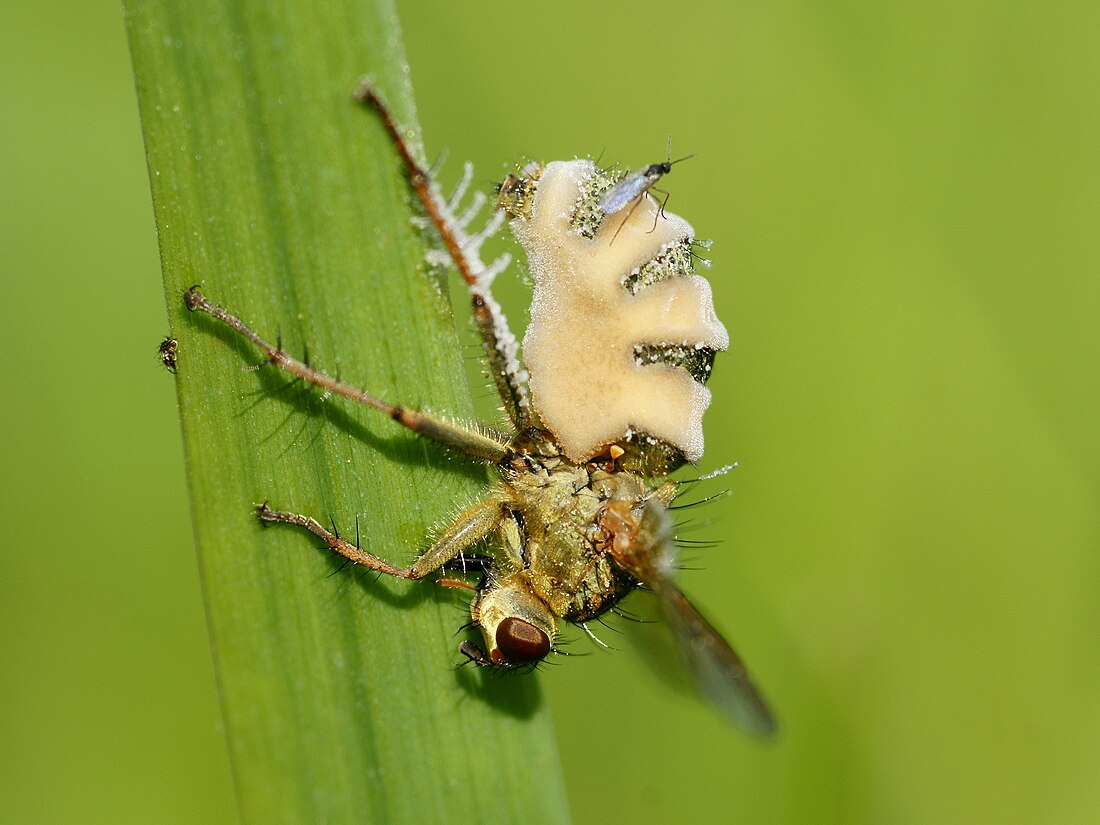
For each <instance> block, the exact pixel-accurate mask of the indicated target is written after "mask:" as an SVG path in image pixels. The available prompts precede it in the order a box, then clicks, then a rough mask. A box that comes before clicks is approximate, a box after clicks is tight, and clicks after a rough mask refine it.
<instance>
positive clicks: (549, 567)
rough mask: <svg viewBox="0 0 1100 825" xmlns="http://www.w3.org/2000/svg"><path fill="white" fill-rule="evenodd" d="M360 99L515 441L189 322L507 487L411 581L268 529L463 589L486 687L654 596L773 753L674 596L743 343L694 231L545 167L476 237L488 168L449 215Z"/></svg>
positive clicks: (714, 695) (735, 666)
mask: <svg viewBox="0 0 1100 825" xmlns="http://www.w3.org/2000/svg"><path fill="white" fill-rule="evenodd" d="M358 98H359V100H361V101H362V102H363V103H365V104H367V105H368V106H370V107H371V108H373V109H374V111H376V112H377V113H378V115H379V116H380V117H381V119H382V121H383V123H384V124H385V127H386V129H387V130H388V132H389V134H390V137H391V138H392V140H393V143H394V146H395V147H396V149H397V151H398V153H399V154H400V155H401V158H402V160H403V161H404V164H405V168H406V171H407V173H408V177H409V181H410V184H411V185H412V187H413V189H414V190H415V192H416V194H417V196H418V198H419V199H420V202H421V204H422V205H423V207H424V210H425V211H426V213H427V215H428V218H429V219H430V221H431V224H432V225H433V226H434V228H435V230H436V231H437V232H438V234H439V238H440V240H441V242H442V245H443V246H444V248H445V249H446V251H447V253H448V254H449V256H450V258H451V259H452V260H453V261H454V264H455V266H456V267H457V269H458V271H459V274H460V275H461V276H462V278H463V279H464V280H465V282H466V284H467V287H468V288H469V291H470V296H471V299H472V302H473V314H474V319H475V322H476V324H477V328H478V330H479V332H480V334H481V337H482V340H483V342H484V344H485V352H486V355H487V358H488V361H489V365H490V368H491V373H492V375H493V378H494V379H495V382H496V386H497V390H498V391H499V394H500V398H501V401H502V404H503V408H504V412H505V414H506V415H507V418H508V423H509V425H510V426H509V430H508V432H506V433H498V432H494V431H492V430H489V429H487V428H484V427H465V426H461V425H458V424H453V423H450V422H448V421H444V420H442V419H438V418H435V417H432V416H429V415H427V414H424V413H421V412H417V411H416V410H413V409H410V408H408V407H404V406H401V405H398V404H391V403H389V402H387V401H383V400H381V399H379V398H376V397H374V396H373V395H371V394H369V393H367V392H364V391H362V390H360V389H357V388H355V387H352V386H350V385H348V384H345V383H343V382H341V381H339V380H337V379H335V378H332V377H330V376H328V375H326V374H324V373H321V372H319V371H317V370H315V369H313V368H312V367H310V366H309V365H307V364H305V363H304V362H302V361H299V360H297V359H295V358H293V357H292V356H290V355H288V354H287V353H286V352H284V351H282V350H281V349H280V348H278V347H275V346H272V345H271V344H269V343H267V342H266V341H265V340H263V339H262V338H261V337H260V336H259V335H257V334H256V333H255V332H253V331H252V330H251V329H250V328H249V327H248V326H246V325H245V324H244V322H242V321H241V320H240V319H239V318H237V317H236V316H234V315H231V314H230V313H228V312H226V311H225V310H223V309H221V308H220V307H218V306H215V305H214V304H212V303H211V302H210V301H209V300H207V299H206V298H205V297H204V296H203V295H202V294H201V293H200V292H199V291H198V290H196V289H191V290H189V291H188V292H187V293H186V295H185V296H184V297H185V300H186V303H187V306H188V308H190V309H192V310H199V311H201V312H205V313H207V314H209V315H211V316H213V317H214V318H216V319H218V320H219V321H221V322H222V323H224V324H226V325H228V326H229V327H231V328H232V329H234V330H236V331H237V332H238V333H240V334H241V335H243V336H244V337H246V338H248V339H249V340H250V341H252V343H253V344H255V345H256V346H257V347H258V348H259V349H260V350H262V351H263V353H264V354H265V355H266V357H267V359H268V360H269V361H270V362H271V363H273V364H275V365H276V366H278V367H279V368H281V369H283V370H286V371H287V372H290V373H292V374H293V375H296V376H298V377H300V378H303V379H305V380H306V381H309V382H310V383H312V384H314V385H316V386H318V387H320V388H321V389H323V390H324V391H325V392H327V393H334V394H337V395H342V396H345V397H346V398H350V399H351V400H353V401H356V402H358V403H360V404H364V405H366V406H368V407H372V408H374V409H376V410H379V411H381V412H383V413H385V414H386V415H388V416H390V417H391V418H393V419H394V420H395V421H396V422H398V423H399V424H401V425H403V426H405V427H407V428H408V429H410V430H412V431H413V432H415V433H418V434H419V435H422V436H424V437H426V438H430V439H432V440H434V441H437V442H439V443H440V444H442V445H443V446H444V447H446V448H448V449H450V450H453V451H455V452H459V453H463V454H465V455H466V456H468V457H470V458H471V459H473V460H476V461H481V462H484V463H486V464H490V465H493V466H495V467H496V468H497V470H498V471H499V474H500V480H499V481H498V482H497V483H496V484H495V485H494V486H493V488H492V489H491V490H490V492H489V493H488V495H486V497H485V498H484V499H483V500H482V501H480V502H479V503H477V504H475V505H474V506H472V507H470V508H469V509H468V510H466V511H465V512H463V513H461V514H460V515H459V516H458V517H457V518H456V519H455V520H454V521H453V522H452V523H451V524H450V525H449V526H448V527H446V528H444V529H443V530H442V531H441V532H440V534H439V535H438V536H437V537H436V540H435V543H434V544H432V545H431V546H430V547H429V548H428V549H427V550H425V551H423V552H422V553H421V554H420V556H419V557H418V558H417V559H416V560H415V561H414V562H413V563H412V565H410V566H409V567H398V566H396V565H394V564H391V563H390V562H388V561H385V560H384V559H382V558H381V557H379V556H377V555H375V554H374V553H371V552H369V551H367V550H365V549H363V548H362V547H360V546H359V545H358V543H356V544H351V543H349V542H347V541H344V540H343V539H341V538H340V537H339V536H338V535H336V534H335V533H334V532H330V531H329V530H327V529H325V528H324V527H322V526H321V524H320V523H318V522H317V521H316V520H315V519H313V518H311V517H310V516H306V515H299V514H297V513H294V512H287V511H283V510H274V509H270V508H269V507H267V505H263V506H261V507H260V508H259V511H258V516H259V518H260V520H261V521H263V522H264V523H276V522H278V523H283V524H293V525H297V526H299V527H302V528H304V529H306V530H308V531H309V532H310V533H312V534H313V535H314V536H317V537H318V538H319V539H321V540H322V541H323V542H325V544H327V545H328V546H329V547H331V548H332V549H333V550H335V551H336V552H337V553H339V554H341V555H343V556H345V557H346V558H348V559H350V560H351V561H353V562H355V563H357V564H361V565H363V566H365V567H368V568H370V569H371V570H375V571H378V572H380V573H387V574H389V575H391V576H397V577H399V578H403V579H420V578H424V577H426V576H429V575H431V574H439V575H440V576H441V577H443V578H442V582H441V583H443V584H449V585H455V584H459V585H462V586H466V587H468V588H469V589H470V590H472V591H474V598H473V603H472V605H471V615H472V617H473V623H474V625H475V626H476V627H478V628H479V629H480V631H481V635H482V639H483V645H477V644H474V643H473V642H470V641H466V642H463V643H462V645H461V647H460V650H461V652H462V653H463V654H464V655H465V656H466V657H467V658H468V659H469V660H470V661H472V662H474V663H475V664H478V665H483V666H486V667H493V668H515V667H523V666H529V665H531V664H534V663H538V662H539V661H541V660H542V659H544V658H545V657H546V656H548V655H549V654H550V653H553V652H556V649H555V645H554V643H555V640H556V639H557V638H558V621H559V620H561V619H564V620H565V621H567V622H573V623H575V624H580V625H582V626H583V625H584V624H585V623H586V622H588V621H589V620H591V619H595V618H597V617H598V616H600V615H601V614H603V613H604V612H606V611H608V610H610V609H611V608H613V607H614V606H615V605H616V604H617V603H618V602H619V601H620V600H621V599H622V598H623V597H624V596H626V595H627V594H628V593H630V592H631V591H633V590H635V589H636V588H638V587H639V586H644V587H646V588H648V589H650V590H652V591H653V592H655V593H656V594H657V597H658V598H659V600H660V603H661V606H662V608H663V610H664V614H665V616H666V617H667V618H668V620H669V623H670V625H671V626H672V628H673V631H674V632H675V635H676V637H677V640H678V642H679V646H680V648H681V649H682V651H683V653H684V656H685V658H686V660H687V662H688V664H689V666H690V667H691V669H692V671H693V672H694V675H695V677H696V681H697V683H698V685H699V688H700V690H701V691H702V692H703V693H704V694H705V695H706V696H707V697H708V698H709V699H710V700H711V701H713V702H714V703H715V704H716V705H718V706H719V707H720V708H721V709H722V710H723V711H725V712H726V713H727V714H728V716H729V717H730V718H731V719H732V720H733V721H735V722H737V723H738V724H739V725H741V726H742V727H743V728H745V729H746V730H748V731H751V732H752V733H755V734H760V735H766V734H770V733H771V732H772V731H773V730H774V729H775V721H774V719H773V717H772V714H771V712H770V711H769V710H768V707H767V705H766V704H765V702H764V700H763V699H762V697H761V696H760V693H759V692H758V691H757V689H756V687H755V686H754V685H753V683H752V681H751V679H750V678H749V675H748V672H747V671H746V669H745V666H744V665H743V664H742V663H741V660H740V659H739V658H738V656H737V654H736V653H735V652H734V651H733V649H732V648H731V647H730V646H729V644H728V643H727V642H726V641H725V640H724V639H723V638H722V636H721V635H720V634H719V633H718V632H717V631H716V630H715V629H714V628H713V627H712V626H711V625H710V623H709V622H707V620H706V619H704V618H703V616H701V615H700V614H699V612H698V611H697V610H696V609H695V608H694V607H693V606H692V605H691V603H690V602H689V601H688V600H687V599H686V598H685V597H684V595H683V594H682V593H681V592H680V591H679V589H677V587H676V585H675V584H674V583H673V580H672V573H673V570H674V568H675V564H676V562H675V555H674V543H673V524H672V521H671V519H670V517H669V513H668V510H669V505H670V503H671V502H672V500H673V499H674V498H675V497H676V495H677V482H675V481H672V480H669V479H665V478H664V476H667V475H668V473H670V472H671V471H672V470H673V469H675V468H676V467H679V466H681V465H682V464H684V463H685V462H695V461H697V460H698V459H699V458H700V457H701V455H702V452H703V435H702V416H703V412H704V411H705V410H706V408H707V405H708V404H709V402H710V391H709V390H707V388H706V387H705V386H704V383H705V381H706V379H707V377H708V376H709V374H710V369H711V365H712V363H713V360H714V354H715V353H716V352H717V351H719V350H723V349H725V348H726V346H727V345H728V342H729V338H728V336H727V334H726V330H725V328H724V327H723V326H722V324H721V323H720V322H719V321H718V319H717V318H716V317H715V314H714V307H713V302H712V300H711V292H710V285H709V284H708V283H707V281H706V280H705V279H703V278H701V277H699V276H698V275H696V274H694V272H693V266H694V256H693V254H692V244H693V243H694V233H693V231H692V229H691V226H690V225H689V224H688V223H687V222H686V221H684V220H683V219H682V218H680V217H678V216H676V215H666V216H665V217H666V220H663V221H661V223H660V226H659V227H657V228H655V229H650V228H649V226H650V224H652V223H653V222H654V220H655V217H656V208H655V206H654V204H653V203H652V202H650V201H648V200H647V201H646V203H645V206H644V207H638V208H636V209H634V210H632V212H631V214H629V215H628V216H627V217H626V219H625V220H624V221H623V222H622V225H621V226H619V228H618V229H613V227H611V226H608V225H607V223H606V222H605V221H604V220H603V219H604V218H606V217H607V215H608V214H610V213H609V210H608V209H607V208H605V207H604V205H603V204H604V200H603V197H604V195H605V193H607V192H608V191H609V190H617V189H620V188H621V187H622V185H623V184H622V182H620V181H618V180H617V179H616V176H615V175H614V174H613V173H611V172H609V171H606V170H602V169H598V168H597V167H596V166H595V165H594V164H593V163H591V162H590V161H584V160H576V161H568V162H556V163H550V164H548V165H546V166H545V167H542V166H538V165H537V164H529V165H528V166H527V167H526V168H525V170H524V174H523V176H522V177H517V176H509V178H508V179H507V180H505V181H504V182H503V183H502V184H501V186H500V187H499V189H498V197H497V209H498V211H497V212H496V213H495V215H494V216H493V218H492V219H491V220H490V221H489V223H488V225H487V226H486V227H485V228H483V229H482V230H481V231H478V232H476V233H472V234H471V233H468V232H467V226H468V224H469V223H470V221H471V220H472V218H473V212H474V211H475V210H473V209H470V208H467V209H465V210H460V209H459V202H460V201H461V199H462V195H463V194H464V192H465V189H466V185H467V184H468V183H469V180H470V177H471V175H472V170H471V168H470V167H469V166H467V169H466V174H465V176H464V178H463V183H462V184H460V185H459V191H458V192H456V193H455V195H454V196H452V197H451V198H449V199H448V198H445V197H444V196H443V195H442V193H441V192H440V190H439V188H438V187H437V186H436V185H435V184H434V183H433V182H432V181H431V179H430V178H429V176H428V173H427V171H426V170H425V168H424V167H423V166H422V165H421V164H420V163H419V162H418V161H417V160H416V159H415V157H414V151H413V148H412V147H411V146H410V145H409V144H408V143H407V142H406V140H405V138H404V134H405V132H404V131H403V130H402V129H401V128H399V127H398V125H397V124H396V123H395V122H394V120H393V118H392V117H391V115H390V113H389V111H388V110H387V108H386V107H385V105H384V104H383V103H382V101H381V100H380V99H379V97H378V96H377V94H376V93H375V91H374V90H373V89H372V88H371V87H370V86H368V85H364V86H363V87H362V88H361V89H360V91H359V93H358ZM658 166H660V167H661V168H662V169H664V171H662V172H661V174H664V173H665V172H667V168H665V165H664V164H659V165H658ZM651 168H653V167H651ZM654 174H655V175H656V173H654ZM656 177H659V175H656ZM656 177H654V179H656ZM645 188H646V187H642V188H639V189H637V190H636V191H635V194H634V197H638V195H639V194H640V193H642V192H644V190H645ZM622 191H625V190H622ZM642 200H645V199H642ZM505 218H507V219H508V220H510V226H511V229H512V232H513V233H514V234H515V236H516V238H517V239H518V240H519V242H520V244H521V245H522V246H523V247H524V250H525V252H526V253H527V257H528V261H529V265H530V270H531V275H532V278H533V281H534V297H533V301H532V309H531V323H530V325H529V327H528V330H527V334H526V337H525V339H524V360H525V362H526V363H525V365H524V364H521V363H520V362H519V360H518V358H517V351H518V344H517V341H516V339H515V337H514V336H513V335H512V333H511V332H510V331H509V328H508V323H507V321H506V320H505V318H504V315H503V314H502V313H501V310H500V307H499V306H498V304H497V303H496V302H495V301H494V300H493V297H492V295H491V290H490V287H491V284H492V281H493V278H494V277H495V276H496V275H497V274H498V273H499V272H500V271H501V270H503V269H504V268H505V267H506V266H507V264H508V260H507V259H506V258H501V259H498V260H496V261H494V262H492V263H491V264H488V265H486V264H485V263H484V262H483V261H482V256H481V249H480V248H481V245H482V242H483V241H484V240H485V239H486V238H488V237H489V236H491V235H492V234H493V233H495V232H496V230H497V229H498V228H499V226H500V224H501V223H502V222H503V221H504V220H505ZM614 223H616V224H617V223H619V221H615V222H614ZM612 231H614V232H615V234H618V233H620V232H621V233H622V236H623V238H624V240H623V242H622V243H619V244H616V245H615V246H614V247H611V246H610V245H609V244H608V243H607V242H606V238H607V237H608V235H610V234H611V233H612ZM624 262H626V263H624ZM483 541H485V542H486V543H487V544H488V546H489V547H490V548H491V549H490V550H489V551H488V555H485V554H484V553H481V554H480V555H477V556H475V557H474V558H476V559H477V562H478V563H477V564H476V565H475V566H474V567H475V568H476V569H475V570H472V571H471V572H478V573H479V574H480V578H479V581H478V583H477V584H476V585H470V584H465V583H464V582H462V581H461V580H456V579H454V578H452V577H453V576H454V575H455V574H456V572H455V571H456V569H457V570H458V572H459V574H462V573H465V572H466V571H465V570H464V569H462V568H461V566H460V564H459V562H460V559H463V558H465V559H467V560H468V559H470V558H471V556H470V555H469V554H467V553H466V551H467V550H469V549H470V548H472V547H473V546H474V545H476V544H478V543H479V542H483Z"/></svg>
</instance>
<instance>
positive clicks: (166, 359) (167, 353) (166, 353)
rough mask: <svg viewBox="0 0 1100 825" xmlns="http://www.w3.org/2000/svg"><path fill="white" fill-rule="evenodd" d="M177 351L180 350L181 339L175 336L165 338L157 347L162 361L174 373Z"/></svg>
mask: <svg viewBox="0 0 1100 825" xmlns="http://www.w3.org/2000/svg"><path fill="white" fill-rule="evenodd" d="M177 352H179V341H177V340H176V339H175V338H171V337H168V338H165V339H164V340H163V341H161V342H160V346H159V347H157V353H158V354H159V355H160V362H161V363H162V364H164V367H165V369H167V370H168V372H173V373H174V372H175V371H176V353H177Z"/></svg>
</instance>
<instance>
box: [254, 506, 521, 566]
mask: <svg viewBox="0 0 1100 825" xmlns="http://www.w3.org/2000/svg"><path fill="white" fill-rule="evenodd" d="M256 515H257V516H258V517H259V519H260V521H262V522H264V523H265V524H294V525H297V526H298V527H304V528H305V529H306V530H309V532H311V533H312V534H313V535H315V536H317V538H319V539H321V541H323V542H324V543H325V544H327V545H328V546H329V547H330V548H332V549H333V550H335V551H336V552H337V553H339V554H340V555H341V556H343V557H344V558H346V559H349V560H350V561H352V562H354V563H355V564H361V565H363V566H364V567H368V568H370V569H371V570H376V571H378V572H379V573H386V574H387V575H390V576H397V577H398V578H400V579H420V578H423V577H424V576H426V575H428V574H429V573H432V572H434V571H435V570H438V569H439V568H441V567H443V565H445V564H446V563H447V562H449V561H450V560H451V559H453V558H454V557H455V556H457V555H458V554H459V553H461V552H462V551H463V550H465V549H466V548H467V547H472V546H473V545H474V544H476V543H477V542H479V541H481V539H483V538H485V537H486V536H487V535H489V534H490V533H491V532H493V530H495V529H497V526H498V525H499V524H500V520H501V519H502V518H504V504H503V503H502V502H501V501H500V500H498V499H488V500H486V501H480V502H478V503H477V504H475V505H474V506H473V507H470V508H468V509H467V510H465V511H463V512H462V513H460V514H459V516H458V517H457V518H456V519H455V520H454V521H453V522H451V524H450V525H449V526H448V527H447V528H446V529H445V530H444V531H443V532H442V533H441V534H440V536H439V538H438V539H437V540H436V542H435V543H434V544H433V545H432V546H431V547H429V548H428V549H427V550H425V551H424V552H423V553H421V554H420V556H418V557H417V559H416V561H414V562H413V563H412V565H410V566H409V567H397V566H396V565H393V564H390V563H389V562H388V561H386V560H385V559H383V558H380V557H378V556H376V555H374V554H373V553H368V552H367V551H366V550H364V549H362V548H361V547H359V546H358V545H357V544H352V543H351V542H348V541H345V540H344V539H342V538H340V537H339V536H338V535H336V534H335V533H333V532H331V531H329V530H326V529H325V528H324V527H322V526H321V525H320V523H318V521H317V519H315V518H311V517H310V516H303V515H300V514H298V513H288V512H285V511H281V510H272V509H271V508H270V507H268V506H267V505H266V504H261V505H259V506H258V507H257V508H256Z"/></svg>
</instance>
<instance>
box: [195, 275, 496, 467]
mask: <svg viewBox="0 0 1100 825" xmlns="http://www.w3.org/2000/svg"><path fill="white" fill-rule="evenodd" d="M183 300H184V302H185V303H186V304H187V308H188V309H190V310H191V311H193V312H205V313H206V314H207V315H210V316H211V317H213V318H216V319H217V320H219V321H221V322H222V323H223V324H225V325H226V326H227V327H229V328H230V329H233V330H236V331H237V332H238V333H240V334H241V335H243V336H244V337H245V338H247V339H248V340H249V341H251V342H252V343H253V344H255V345H256V346H257V347H259V348H260V350H261V351H262V352H263V353H264V355H265V356H267V360H268V361H269V362H271V363H272V364H274V365H275V366H277V367H278V368H279V369H282V370H286V371H287V372H289V373H290V374H291V375H296V376H298V377H299V378H301V379H303V380H305V381H308V382H309V383H310V384H313V385H314V386H317V387H320V388H321V389H323V390H326V391H327V392H331V393H334V394H336V395H342V396H344V397H345V398H350V399H351V400H352V401H355V402H357V403H359V404H363V405H364V406H367V407H371V408H372V409H375V410H379V411H380V412H383V413H385V414H386V415H388V416H389V417H390V418H392V419H393V420H394V421H396V422H397V423H398V424H400V425H402V426H403V427H408V428H409V429H410V430H412V431H413V432H415V433H417V434H418V435H422V436H424V437H425V438H430V439H432V440H433V441H438V442H439V443H440V444H442V445H443V446H445V447H449V448H451V449H452V450H456V451H458V452H460V453H465V454H466V455H468V456H472V457H473V458H477V459H481V460H482V461H487V462H491V463H497V462H499V461H500V460H501V459H503V458H504V453H505V442H504V440H503V439H499V438H494V437H493V436H491V435H488V434H486V433H484V432H481V431H478V430H472V429H467V428H466V427H460V426H458V425H457V424H452V423H450V422H449V421H444V420H442V419H439V418H435V417H433V416H430V415H426V414H425V413H422V412H418V411H417V410H412V409H409V408H408V407H402V406H400V405H399V404H390V403H388V402H386V401H383V400H381V399H380V398H375V397H374V396H373V395H371V394H370V393H367V392H364V391H363V390H361V389H358V388H356V387H353V386H351V385H350V384H345V383H344V382H343V381H339V380H337V379H335V378H333V377H332V376H330V375H326V374H325V373H323V372H320V371H319V370H315V369H314V368H313V367H311V366H310V365H309V364H306V363H305V362H304V361H299V360H298V359H297V358H295V357H293V356H292V355H290V354H288V353H286V352H284V351H283V350H281V349H279V348H278V347H275V346H272V345H271V344H269V343H268V342H267V341H265V340H264V339H263V338H261V337H260V336H259V335H258V334H257V333H255V332H253V331H252V329H251V328H250V327H249V326H248V325H246V324H245V323H244V321H242V320H241V319H240V318H238V317H237V316H236V315H233V314H232V313H230V312H227V311H226V310H224V309H222V308H221V307H219V306H216V305H215V304H212V303H211V302H210V301H209V300H207V298H206V296H204V295H203V294H202V293H201V292H199V291H198V290H197V289H195V288H194V287H192V288H191V289H189V290H187V292H185V293H184V295H183Z"/></svg>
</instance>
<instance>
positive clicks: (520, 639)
mask: <svg viewBox="0 0 1100 825" xmlns="http://www.w3.org/2000/svg"><path fill="white" fill-rule="evenodd" d="M496 636H497V650H496V651H494V653H496V652H499V653H500V654H502V655H503V656H504V658H505V659H506V660H507V661H508V662H513V663H514V662H537V661H539V660H540V659H543V658H545V656H546V654H547V653H549V652H550V637H549V636H547V635H546V633H545V632H544V631H542V630H539V629H538V628H537V627H535V626H534V625H533V624H531V623H530V622H525V621H524V620H523V619H517V618H516V617H515V616H509V617H508V618H507V619H505V620H504V621H502V622H501V623H500V624H499V625H497V634H496Z"/></svg>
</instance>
